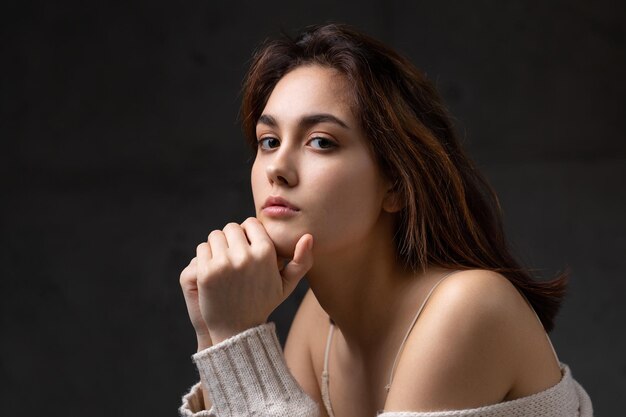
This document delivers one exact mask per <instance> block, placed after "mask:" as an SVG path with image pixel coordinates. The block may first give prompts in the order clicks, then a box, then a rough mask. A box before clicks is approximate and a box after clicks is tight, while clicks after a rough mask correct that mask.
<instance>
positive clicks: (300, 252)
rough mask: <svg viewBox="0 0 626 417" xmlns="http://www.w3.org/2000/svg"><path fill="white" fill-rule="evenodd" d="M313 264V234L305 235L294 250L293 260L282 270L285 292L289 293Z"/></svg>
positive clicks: (285, 293)
mask: <svg viewBox="0 0 626 417" xmlns="http://www.w3.org/2000/svg"><path fill="white" fill-rule="evenodd" d="M312 266H313V236H312V235H310V234H308V233H307V234H305V235H303V236H302V237H301V238H300V240H298V243H296V248H295V250H294V256H293V259H292V260H291V262H289V263H288V264H287V265H285V268H284V269H283V271H282V274H281V275H282V277H283V293H284V295H289V294H290V293H291V292H292V291H293V290H294V288H296V285H298V282H299V281H300V279H302V277H303V276H304V274H306V272H307V271H308V270H309V269H311V267H312Z"/></svg>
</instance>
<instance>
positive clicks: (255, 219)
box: [242, 216, 257, 224]
mask: <svg viewBox="0 0 626 417" xmlns="http://www.w3.org/2000/svg"><path fill="white" fill-rule="evenodd" d="M256 221H257V218H256V217H252V216H250V217H248V218H247V219H246V220H244V221H243V223H242V224H249V223H254V222H256Z"/></svg>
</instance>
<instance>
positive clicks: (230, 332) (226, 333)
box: [210, 323, 263, 345]
mask: <svg viewBox="0 0 626 417" xmlns="http://www.w3.org/2000/svg"><path fill="white" fill-rule="evenodd" d="M261 324H263V323H258V324H253V325H249V326H241V327H228V328H215V329H211V331H210V333H211V339H212V341H213V344H214V345H216V344H218V343H221V342H223V341H224V340H226V339H230V338H231V337H233V336H236V335H238V334H240V333H243V332H245V331H246V330H249V329H252V328H255V327H258V326H260V325H261Z"/></svg>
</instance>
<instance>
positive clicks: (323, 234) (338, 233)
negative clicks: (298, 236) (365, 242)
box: [311, 163, 382, 247]
mask: <svg viewBox="0 0 626 417" xmlns="http://www.w3.org/2000/svg"><path fill="white" fill-rule="evenodd" d="M347 167H350V169H346V168H347ZM338 168H339V169H334V170H333V169H327V170H326V171H325V172H324V173H321V174H319V175H317V176H316V177H317V178H315V177H313V178H312V179H313V181H315V183H314V185H312V186H311V189H312V190H313V193H312V194H311V195H312V196H317V199H318V203H319V210H318V212H317V213H316V219H315V229H316V230H317V232H318V234H319V236H318V237H317V238H318V241H319V243H320V244H324V245H325V246H329V247H330V246H337V245H340V246H343V245H345V244H347V243H348V241H354V240H358V239H364V238H366V236H367V234H368V233H369V232H370V231H371V230H372V228H373V226H374V224H375V223H376V221H377V220H378V218H379V215H380V212H381V209H382V196H381V184H380V180H379V177H378V176H377V170H376V167H375V166H372V165H371V164H365V163H361V164H357V163H354V164H353V165H343V166H341V167H338Z"/></svg>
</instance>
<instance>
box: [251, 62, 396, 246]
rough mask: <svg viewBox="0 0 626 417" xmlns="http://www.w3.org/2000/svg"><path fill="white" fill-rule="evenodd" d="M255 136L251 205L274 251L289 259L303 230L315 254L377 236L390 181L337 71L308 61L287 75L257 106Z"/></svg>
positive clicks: (352, 244)
mask: <svg viewBox="0 0 626 417" xmlns="http://www.w3.org/2000/svg"><path fill="white" fill-rule="evenodd" d="M256 136H257V140H258V141H259V142H258V151H257V156H256V159H255V161H254V165H253V167H252V174H251V177H252V178H251V180H252V193H253V196H254V204H255V206H256V213H257V218H258V219H259V220H260V221H261V222H262V223H263V225H264V227H265V229H266V230H267V232H268V234H269V236H270V238H271V239H272V241H273V242H274V244H275V246H276V250H277V253H278V255H279V256H281V257H285V258H290V257H292V256H293V250H294V248H295V244H296V242H297V241H298V239H299V238H300V237H301V236H302V235H303V234H305V233H311V234H312V235H313V238H314V251H315V253H316V255H317V254H327V253H340V252H341V251H344V250H350V248H351V246H354V245H356V244H359V243H363V242H365V239H373V238H376V236H375V233H374V232H373V231H374V230H375V228H374V226H375V225H376V224H377V221H378V220H379V217H380V215H381V212H382V210H383V202H384V201H385V196H386V191H387V189H388V188H389V185H388V182H387V181H386V180H385V179H384V178H383V175H382V174H381V172H380V169H379V167H378V165H377V163H376V162H375V160H374V158H373V155H372V154H371V152H370V151H369V149H368V146H367V142H366V141H367V139H366V138H365V137H364V134H363V131H362V129H361V127H360V126H359V124H358V122H357V119H356V117H355V115H354V114H353V112H352V110H351V107H350V96H349V89H348V86H347V83H346V80H345V79H344V77H343V76H342V75H341V74H340V73H339V72H337V71H336V70H333V69H329V68H326V67H322V66H318V65H308V66H300V67H297V68H296V69H294V70H292V71H291V72H289V73H287V74H286V75H285V76H284V77H283V78H282V79H281V80H280V81H279V82H278V83H277V84H276V87H275V88H274V90H273V91H272V94H271V95H270V97H269V100H268V102H267V105H266V106H265V108H264V109H263V112H262V115H261V117H260V118H259V121H258V123H257V126H256ZM272 197H276V198H282V199H284V200H285V201H280V200H275V201H272V200H271V198H272ZM268 198H269V199H270V200H269V201H268ZM285 205H291V206H292V207H285Z"/></svg>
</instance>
